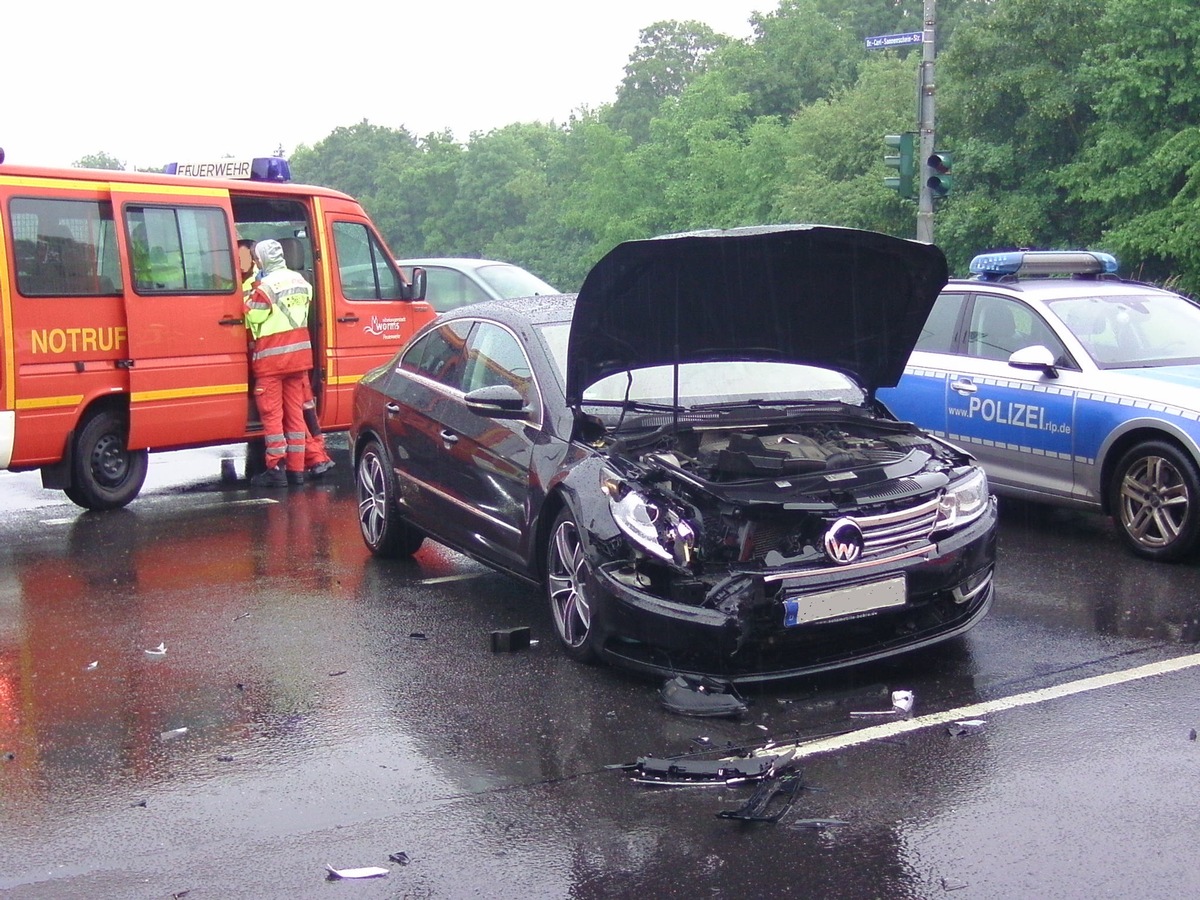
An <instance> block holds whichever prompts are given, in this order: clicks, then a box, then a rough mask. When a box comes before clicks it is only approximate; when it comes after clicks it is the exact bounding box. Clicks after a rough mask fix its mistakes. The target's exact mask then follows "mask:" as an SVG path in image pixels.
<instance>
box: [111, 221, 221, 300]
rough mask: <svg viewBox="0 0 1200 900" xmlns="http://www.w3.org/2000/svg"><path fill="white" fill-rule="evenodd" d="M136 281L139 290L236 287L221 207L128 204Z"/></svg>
mask: <svg viewBox="0 0 1200 900" xmlns="http://www.w3.org/2000/svg"><path fill="white" fill-rule="evenodd" d="M125 227H126V228H127V229H128V236H129V252H130V254H131V256H132V260H131V264H132V268H133V287H134V290H136V291H137V292H138V293H139V294H179V293H185V292H186V293H189V294H203V293H221V294H226V293H229V292H230V291H231V290H233V285H234V279H233V251H232V249H231V248H230V246H229V225H228V223H227V222H226V220H225V213H224V212H223V211H222V210H219V209H210V208H205V207H187V206H178V207H176V206H171V207H164V206H129V207H126V209H125Z"/></svg>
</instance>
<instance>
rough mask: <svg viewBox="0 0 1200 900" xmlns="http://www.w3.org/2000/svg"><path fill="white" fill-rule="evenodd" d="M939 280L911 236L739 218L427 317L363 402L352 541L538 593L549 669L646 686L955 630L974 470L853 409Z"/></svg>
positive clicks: (823, 664) (914, 324)
mask: <svg viewBox="0 0 1200 900" xmlns="http://www.w3.org/2000/svg"><path fill="white" fill-rule="evenodd" d="M946 277H947V271H946V263H945V259H944V258H943V256H942V254H941V252H940V251H939V250H938V249H937V248H935V247H932V246H930V245H927V244H919V243H915V242H912V241H906V240H901V239H898V238H892V237H888V236H886V235H881V234H875V233H872V232H866V231H856V230H852V229H845V228H834V227H826V226H776V227H761V228H741V229H733V230H728V231H707V232H696V233H690V234H681V235H670V236H666V237H662V238H654V239H651V240H643V241H631V242H628V243H624V244H621V245H619V246H618V247H616V248H615V249H613V250H612V251H611V252H610V253H609V254H608V255H607V256H605V257H604V259H602V260H601V261H600V262H599V263H598V264H597V265H596V266H595V268H594V269H592V271H591V272H590V273H589V274H588V277H587V279H586V280H585V282H584V284H583V287H582V289H581V290H580V292H579V294H578V295H577V296H541V297H530V298H525V299H518V300H511V301H497V302H492V303H483V304H478V305H473V306H468V307H463V308H461V309H458V310H455V311H452V312H450V313H448V314H445V315H443V316H442V317H440V318H439V319H438V320H437V321H436V322H434V323H432V324H431V325H430V326H428V327H426V328H425V329H424V330H423V331H421V332H419V333H418V334H417V335H416V336H414V338H413V340H412V341H411V342H410V343H409V344H408V345H407V346H406V347H405V348H404V349H403V350H402V351H401V352H400V353H399V354H398V355H397V356H396V358H395V359H393V360H392V361H391V362H389V363H388V364H387V365H385V366H382V367H380V368H378V369H375V370H374V371H373V372H371V373H369V374H368V375H367V376H366V377H365V378H364V379H363V380H362V382H361V383H360V384H359V386H358V389H357V392H356V395H355V411H354V425H353V429H352V431H351V441H352V444H351V446H352V452H353V456H354V462H355V474H356V479H357V486H358V500H359V503H358V511H359V522H360V524H361V527H362V534H363V538H364V540H365V541H366V543H367V546H368V547H369V548H370V549H371V551H372V552H373V553H376V554H378V555H381V556H395V555H410V554H412V553H414V552H416V550H417V549H418V548H419V547H420V545H421V543H422V541H423V540H425V539H426V538H431V539H433V540H436V541H439V542H441V543H443V544H446V545H448V546H450V547H453V548H455V549H457V550H459V551H461V552H463V553H466V554H468V555H470V556H472V557H474V558H475V559H478V560H480V561H481V562H484V563H486V564H488V565H490V566H493V567H495V568H496V569H500V570H502V571H504V572H507V573H509V574H511V575H513V576H515V577H517V578H520V579H524V580H526V581H528V582H530V583H531V584H536V585H539V586H541V588H542V590H544V592H545V596H546V598H547V601H548V602H549V605H550V610H551V613H552V615H553V620H554V623H555V626H556V630H557V633H558V638H559V639H560V641H561V643H562V646H563V648H564V649H565V652H566V653H567V654H569V655H570V656H572V657H574V658H577V659H580V660H591V659H597V658H598V659H603V660H607V661H609V662H612V663H616V664H620V665H623V666H627V667H630V668H633V669H635V670H640V671H642V672H646V673H653V674H658V675H679V674H685V675H692V676H708V677H716V678H720V679H724V680H727V681H729V682H734V683H737V682H748V681H763V680H771V679H781V678H790V677H795V676H799V675H804V674H809V673H814V672H818V671H823V670H829V669H834V668H837V667H841V666H846V665H851V664H856V663H861V662H864V661H868V660H875V659H880V658H883V657H887V656H891V655H893V654H897V653H901V652H905V651H909V650H913V649H915V648H918V647H925V646H929V645H931V644H934V643H937V642H939V641H943V640H946V639H948V638H951V637H954V636H956V635H960V634H962V633H964V632H965V631H967V629H969V628H970V627H971V626H972V625H974V624H975V623H976V622H978V621H979V620H980V619H981V618H982V617H983V616H984V615H985V614H986V612H987V610H988V608H989V606H990V605H991V602H992V593H993V588H992V569H993V562H994V557H995V525H996V510H995V501H994V500H993V498H992V497H991V496H990V493H989V491H988V484H987V478H986V476H985V475H984V473H983V470H982V469H980V468H979V467H978V466H976V465H975V464H974V463H973V462H972V460H971V458H970V457H969V456H968V455H967V454H966V453H964V452H963V451H961V450H959V449H957V448H955V447H954V446H951V445H949V444H946V443H945V442H943V441H941V440H939V439H937V438H936V437H933V436H930V435H928V434H926V433H924V432H922V431H921V430H920V429H918V428H917V427H916V426H914V425H911V424H907V423H903V422H898V421H896V420H895V419H894V418H893V417H892V416H891V415H890V414H889V413H888V412H887V410H886V409H885V408H884V407H882V406H881V405H880V404H879V403H878V402H877V401H876V400H875V398H874V395H875V390H876V388H878V387H880V386H886V385H893V384H895V383H896V381H898V380H899V378H900V375H901V372H902V371H903V368H904V363H905V360H906V359H907V358H908V355H909V353H910V351H911V350H912V347H913V344H914V342H915V341H916V338H917V335H918V334H919V332H920V329H921V327H922V325H923V323H924V321H925V317H926V315H927V314H928V312H929V309H930V307H931V306H932V305H933V302H934V300H935V299H936V297H937V295H938V291H939V289H940V288H941V287H942V286H943V284H944V283H945V282H946Z"/></svg>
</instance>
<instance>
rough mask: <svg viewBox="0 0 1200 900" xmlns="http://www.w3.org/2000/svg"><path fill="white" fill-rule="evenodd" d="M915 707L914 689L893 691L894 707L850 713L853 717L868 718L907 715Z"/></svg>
mask: <svg viewBox="0 0 1200 900" xmlns="http://www.w3.org/2000/svg"><path fill="white" fill-rule="evenodd" d="M912 708H913V692H912V691H892V708H891V709H878V710H866V711H862V712H852V713H850V718H852V719H868V718H873V717H874V716H907V715H908V714H909V713H911V712H912Z"/></svg>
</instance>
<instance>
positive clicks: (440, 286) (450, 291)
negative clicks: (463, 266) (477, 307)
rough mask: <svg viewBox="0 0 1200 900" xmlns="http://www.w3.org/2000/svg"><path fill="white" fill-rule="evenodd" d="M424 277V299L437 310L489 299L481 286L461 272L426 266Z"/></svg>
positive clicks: (440, 310) (442, 310)
mask: <svg viewBox="0 0 1200 900" xmlns="http://www.w3.org/2000/svg"><path fill="white" fill-rule="evenodd" d="M425 277H426V288H425V299H426V300H428V301H429V302H430V303H432V304H433V308H434V309H436V310H437V311H438V312H446V310H449V309H456V308H458V307H460V306H466V305H467V304H468V303H480V302H482V301H484V300H490V299H491V298H490V297H488V295H487V293H486V292H485V291H484V290H483V288H481V287H480V286H479V285H477V284H476V283H475V282H473V281H472V280H471V279H470V278H468V277H467V276H466V275H464V274H463V273H462V272H456V271H454V270H453V269H444V268H442V267H440V266H428V267H427V268H426V269H425Z"/></svg>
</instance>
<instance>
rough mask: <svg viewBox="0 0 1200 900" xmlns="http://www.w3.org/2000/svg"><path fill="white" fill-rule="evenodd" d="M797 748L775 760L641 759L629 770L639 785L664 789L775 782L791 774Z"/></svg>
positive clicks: (760, 757) (647, 757)
mask: <svg viewBox="0 0 1200 900" xmlns="http://www.w3.org/2000/svg"><path fill="white" fill-rule="evenodd" d="M795 755H796V750H795V748H792V749H791V750H790V751H789V752H787V753H781V754H778V755H774V756H757V757H750V758H746V759H687V758H675V759H659V758H656V757H653V756H642V757H639V758H638V761H637V763H635V764H634V765H633V766H631V767H629V768H632V769H633V770H634V772H635V773H636V774H635V775H634V779H633V780H634V781H636V782H638V783H639V784H655V785H660V786H663V787H693V786H696V785H705V784H708V785H714V784H742V783H744V782H748V781H761V780H763V779H765V778H774V777H776V776H778V775H780V774H782V773H784V772H789V771H791V767H792V757H793V756H795Z"/></svg>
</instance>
